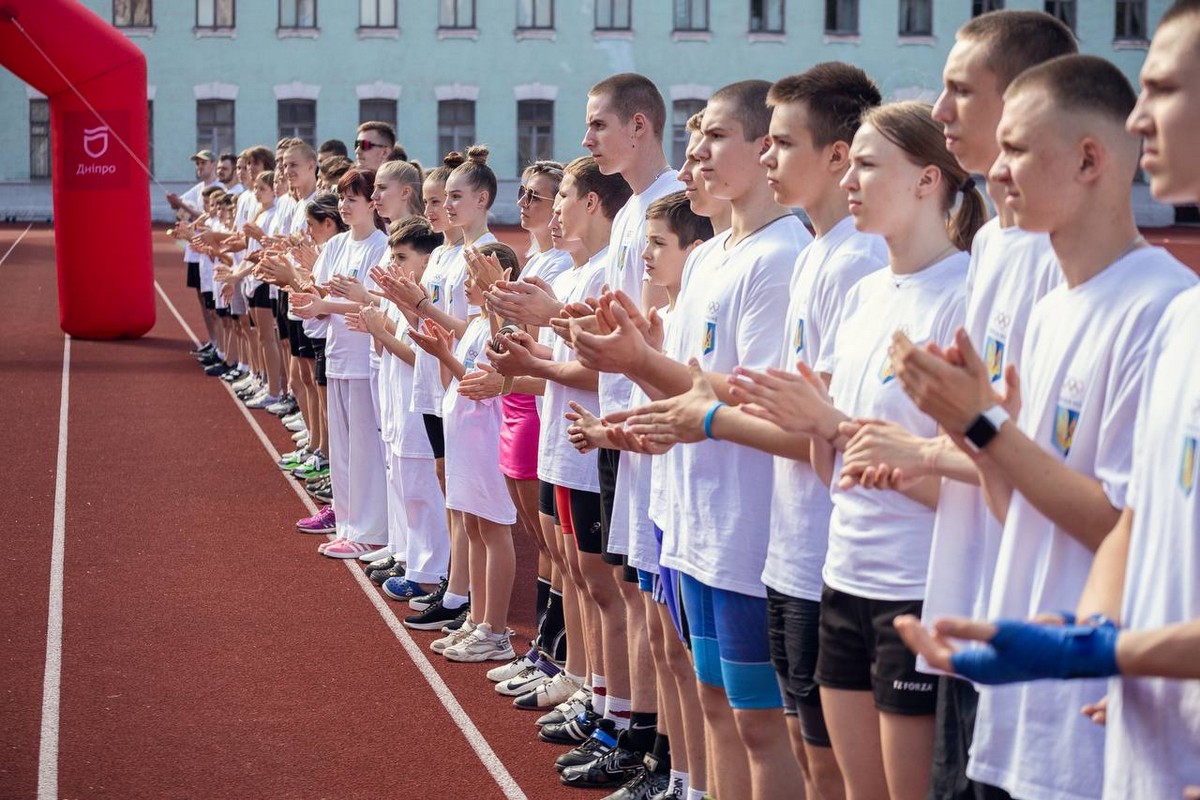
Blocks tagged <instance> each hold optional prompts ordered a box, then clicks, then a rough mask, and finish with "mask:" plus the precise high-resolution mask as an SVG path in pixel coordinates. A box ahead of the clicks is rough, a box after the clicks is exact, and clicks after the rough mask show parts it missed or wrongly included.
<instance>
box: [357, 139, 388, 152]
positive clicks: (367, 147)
mask: <svg viewBox="0 0 1200 800" xmlns="http://www.w3.org/2000/svg"><path fill="white" fill-rule="evenodd" d="M380 147H387V145H386V144H379V143H378V142H372V141H371V140H370V139H355V140H354V149H355V150H362V151H363V152H364V153H369V152H371V151H372V150H377V149H379V148H380Z"/></svg>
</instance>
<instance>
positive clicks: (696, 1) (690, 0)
mask: <svg viewBox="0 0 1200 800" xmlns="http://www.w3.org/2000/svg"><path fill="white" fill-rule="evenodd" d="M682 3H686V4H687V11H688V14H687V16H688V21H689V23H690V24H689V26H688V27H686V28H681V27H679V11H680V4H682ZM700 4H703V6H702V7H703V9H704V27H702V28H698V27H696V26H695V21H696V7H697V6H698V5H700ZM671 31H672V32H673V33H711V32H712V7H711V3H710V2H709V0H673V2H672V3H671Z"/></svg>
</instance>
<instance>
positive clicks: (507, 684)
mask: <svg viewBox="0 0 1200 800" xmlns="http://www.w3.org/2000/svg"><path fill="white" fill-rule="evenodd" d="M552 680H553V678H552V677H551V676H549V675H547V674H546V673H544V672H542V671H541V669H539V668H538V667H537V665H535V664H531V665H529V666H528V667H526V668H525V669H523V670H522V671H520V672H518V673H517V674H516V675H514V676H512V677H511V678H509V679H508V680H506V681H500V682H499V683H497V684H496V694H502V695H504V696H505V697H520V696H521V695H523V694H528V693H529V692H532V691H533V690H535V689H537V688H538V687H539V686H541V685H542V684H544V683H549V682H550V681H552Z"/></svg>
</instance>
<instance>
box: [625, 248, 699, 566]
mask: <svg viewBox="0 0 1200 800" xmlns="http://www.w3.org/2000/svg"><path fill="white" fill-rule="evenodd" d="M710 242H712V240H711V239H710V240H709V241H708V242H705V243H704V244H702V245H700V246H699V247H697V248H696V249H695V250H693V251H692V252H691V254H690V255H689V256H688V259H689V261H688V262H685V267H686V264H687V263H690V260H691V259H692V258H694V257H695V255H696V253H698V252H700V251H701V249H703V248H705V247H707V246H708V245H709V244H710ZM659 313H663V312H661V311H660V312H659ZM682 334H683V332H682V330H681V329H680V327H679V320H678V317H677V316H676V315H675V312H674V311H670V312H667V313H665V314H663V352H664V353H668V354H669V353H681V352H683V344H682V343H681V341H680V337H681V336H682ZM635 390H637V391H640V390H638V389H637V387H635ZM634 402H637V401H636V399H633V400H631V403H630V407H633V403H634ZM679 450H680V448H678V447H672V448H671V449H670V450H668V451H667V452H665V453H663V454H662V455H657V456H654V457H653V458H652V459H651V460H650V500H649V503H648V508H647V514H648V515H649V517H650V521H651V522H653V523H654V524H655V525H656V526H658V529H659V530H661V531H664V533H665V532H666V531H670V530H674V528H675V509H676V507H677V506H678V501H677V499H676V496H675V495H676V489H675V485H674V484H673V483H672V481H673V480H674V479H675V476H676V475H678V474H679V472H678V470H679V466H678V464H677V463H676V461H677V459H678V458H679ZM623 457H624V454H622V458H623ZM618 474H619V473H618ZM654 553H655V558H654V569H653V570H650V569H649V567H642V566H638V569H645V570H646V571H647V572H650V571H653V572H658V560H659V558H661V548H660V547H659V546H658V544H657V543H655V551H654ZM632 558H633V554H631V555H630V564H633V561H632Z"/></svg>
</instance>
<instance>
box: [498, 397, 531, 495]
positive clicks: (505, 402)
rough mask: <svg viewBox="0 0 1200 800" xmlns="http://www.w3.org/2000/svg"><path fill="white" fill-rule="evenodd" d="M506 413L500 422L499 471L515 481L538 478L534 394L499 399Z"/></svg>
mask: <svg viewBox="0 0 1200 800" xmlns="http://www.w3.org/2000/svg"><path fill="white" fill-rule="evenodd" d="M500 400H501V402H502V407H503V409H504V416H503V418H502V420H501V423H500V471H501V472H502V473H504V475H505V476H506V477H508V478H512V479H513V480H514V481H532V480H536V479H537V451H538V433H539V432H540V430H541V422H540V421H539V420H538V413H537V398H535V397H534V396H533V395H531V394H517V393H515V392H514V393H513V394H508V395H505V396H504V397H502V398H500Z"/></svg>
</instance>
